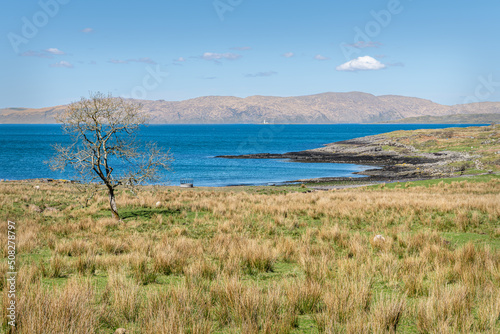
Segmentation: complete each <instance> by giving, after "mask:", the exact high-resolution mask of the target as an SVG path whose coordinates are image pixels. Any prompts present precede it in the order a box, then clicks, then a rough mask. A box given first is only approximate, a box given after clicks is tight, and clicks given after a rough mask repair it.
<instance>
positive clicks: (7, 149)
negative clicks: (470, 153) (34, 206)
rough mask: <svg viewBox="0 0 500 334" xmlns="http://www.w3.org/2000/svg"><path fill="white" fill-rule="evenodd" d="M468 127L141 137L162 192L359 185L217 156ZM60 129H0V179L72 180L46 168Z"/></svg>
mask: <svg viewBox="0 0 500 334" xmlns="http://www.w3.org/2000/svg"><path fill="white" fill-rule="evenodd" d="M465 126H470V125H467V124H452V125H450V124H327V125H324V124H321V125H309V124H308V125H302V124H301V125H296V124H293V125H289V124H230V125H228V124H217V125H212V124H209V125H207V124H203V125H149V126H145V127H142V128H141V129H140V131H139V136H138V140H140V141H141V142H156V143H157V144H158V145H159V146H160V147H161V148H163V149H164V150H170V153H171V155H172V157H173V158H174V159H175V160H174V161H173V162H172V163H171V167H172V170H171V171H168V172H163V173H162V174H161V177H160V179H159V180H158V181H157V182H156V183H158V184H167V185H179V183H180V180H181V179H185V178H189V179H192V180H193V183H194V186H214V187H219V186H229V185H270V184H280V183H283V182H286V181H294V180H299V179H310V178H319V177H354V178H355V177H362V175H358V174H353V173H355V172H361V171H363V170H366V169H370V168H373V167H372V166H361V165H353V164H335V163H299V162H290V161H287V160H274V159H224V158H216V156H218V155H239V154H252V153H285V152H296V151H302V150H307V149H313V148H318V147H321V146H323V145H325V144H328V143H332V142H336V141H341V140H347V139H352V138H357V137H364V136H369V135H375V134H380V133H384V132H390V131H396V130H415V129H438V128H447V127H465ZM69 143H70V138H69V137H68V135H66V134H64V133H63V131H62V129H61V127H60V125H52V124H51V125H24V124H23V125H10V124H0V179H3V180H22V179H35V178H52V179H67V180H71V179H74V175H75V174H74V172H73V171H71V170H65V171H64V172H60V171H52V170H51V169H50V168H49V166H48V164H47V163H46V162H47V161H49V160H50V158H51V157H52V156H53V155H54V154H55V152H54V148H53V146H54V145H55V144H62V145H65V144H69Z"/></svg>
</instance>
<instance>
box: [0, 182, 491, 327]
mask: <svg viewBox="0 0 500 334" xmlns="http://www.w3.org/2000/svg"><path fill="white" fill-rule="evenodd" d="M36 185H39V189H37V188H36ZM305 190H307V189H304V188H301V187H293V186H289V187H234V188H217V189H212V188H194V189H178V188H174V187H144V188H140V189H139V192H138V193H137V194H136V195H133V194H131V193H129V192H127V191H122V192H120V193H119V194H118V196H117V203H118V205H119V210H120V213H121V215H122V218H123V220H122V221H116V220H113V219H112V218H111V215H110V212H109V209H108V208H109V205H108V202H107V197H106V196H105V195H106V193H105V191H102V192H99V194H98V195H97V196H95V197H94V198H92V199H91V200H90V201H88V203H86V204H87V205H85V200H84V198H83V194H81V193H78V192H77V191H76V188H75V186H74V185H71V184H62V183H57V184H50V183H48V184H34V183H28V182H3V183H0V207H1V209H0V220H1V225H0V227H1V229H0V235H2V238H0V245H1V249H2V253H1V257H2V259H1V260H0V276H2V280H1V282H2V285H1V288H2V290H3V298H2V299H1V300H2V303H3V305H2V306H1V309H2V319H6V318H5V316H6V313H5V312H6V307H5V303H6V302H7V300H8V299H7V293H6V289H5V279H4V276H5V272H6V271H7V259H6V258H7V247H6V243H7V242H6V240H7V238H6V236H7V227H6V226H7V220H11V221H15V222H16V226H17V229H16V233H17V247H18V249H17V261H18V267H17V271H18V280H17V300H18V305H17V314H18V322H17V333H114V331H115V330H116V329H117V328H125V329H127V331H128V333H394V332H397V333H471V332H474V333H498V332H499V331H500V224H499V221H500V205H499V203H500V195H499V194H500V178H499V177H498V176H495V175H490V176H483V177H482V178H481V179H479V180H473V179H471V178H469V179H464V180H461V179H453V180H451V181H433V182H429V181H422V182H421V183H419V182H412V183H409V184H404V183H402V184H395V185H387V186H386V185H376V186H371V187H364V188H355V189H344V190H332V191H321V192H305ZM158 202H160V203H158ZM376 235H382V236H383V238H380V237H378V238H375V236H376ZM2 328H3V330H4V331H7V330H8V329H9V328H10V327H9V326H7V324H6V320H4V323H3V327H2Z"/></svg>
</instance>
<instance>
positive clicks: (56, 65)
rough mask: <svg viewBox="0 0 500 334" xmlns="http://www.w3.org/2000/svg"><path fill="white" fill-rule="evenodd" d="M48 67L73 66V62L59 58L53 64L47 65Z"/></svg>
mask: <svg viewBox="0 0 500 334" xmlns="http://www.w3.org/2000/svg"><path fill="white" fill-rule="evenodd" d="M49 66H50V67H65V68H73V64H71V63H69V62H67V61H64V60H61V61H60V62H58V63H55V64H50V65H49Z"/></svg>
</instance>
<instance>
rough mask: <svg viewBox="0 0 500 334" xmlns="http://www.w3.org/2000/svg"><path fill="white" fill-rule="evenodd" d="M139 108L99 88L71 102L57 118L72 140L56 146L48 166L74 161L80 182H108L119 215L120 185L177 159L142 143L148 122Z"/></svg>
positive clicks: (154, 174) (150, 177) (139, 180)
mask: <svg viewBox="0 0 500 334" xmlns="http://www.w3.org/2000/svg"><path fill="white" fill-rule="evenodd" d="M141 109H142V106H141V105H140V104H138V103H135V102H131V101H127V100H124V99H121V98H114V97H112V96H111V95H107V96H106V95H104V94H102V93H99V92H98V93H91V94H90V97H89V98H82V99H81V100H80V101H78V102H74V103H71V104H70V105H69V106H68V107H67V108H66V109H65V110H64V111H63V112H62V113H61V114H60V115H59V116H58V117H57V118H56V119H57V121H58V122H59V123H62V129H63V131H64V132H65V133H66V134H69V135H70V136H71V138H72V143H71V144H70V145H68V146H61V145H55V146H54V148H55V150H56V155H55V156H54V157H53V158H52V160H51V161H50V167H51V168H52V169H53V170H64V169H65V168H66V167H67V166H70V167H72V168H73V169H74V170H75V171H76V172H77V173H78V174H79V178H80V179H81V180H82V182H87V183H93V182H95V181H96V180H97V181H98V182H100V183H102V184H104V185H105V186H106V188H107V190H108V193H109V205H110V207H111V212H112V214H113V217H115V218H116V219H120V216H119V215H118V209H117V207H116V201H115V190H116V188H117V187H119V186H127V187H134V186H136V185H139V184H143V183H145V182H148V181H156V180H158V179H159V172H160V170H163V169H166V170H170V162H171V161H172V160H173V159H172V158H171V156H170V155H169V152H163V151H162V150H161V149H159V148H158V147H157V145H156V144H154V143H146V145H145V146H144V147H142V148H141V147H140V142H139V141H138V140H137V131H138V130H139V127H140V125H142V124H145V123H146V117H145V115H144V114H143V113H142V112H141Z"/></svg>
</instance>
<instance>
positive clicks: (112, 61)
mask: <svg viewBox="0 0 500 334" xmlns="http://www.w3.org/2000/svg"><path fill="white" fill-rule="evenodd" d="M109 62H110V63H112V64H128V61H127V60H121V59H111V60H109Z"/></svg>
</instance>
